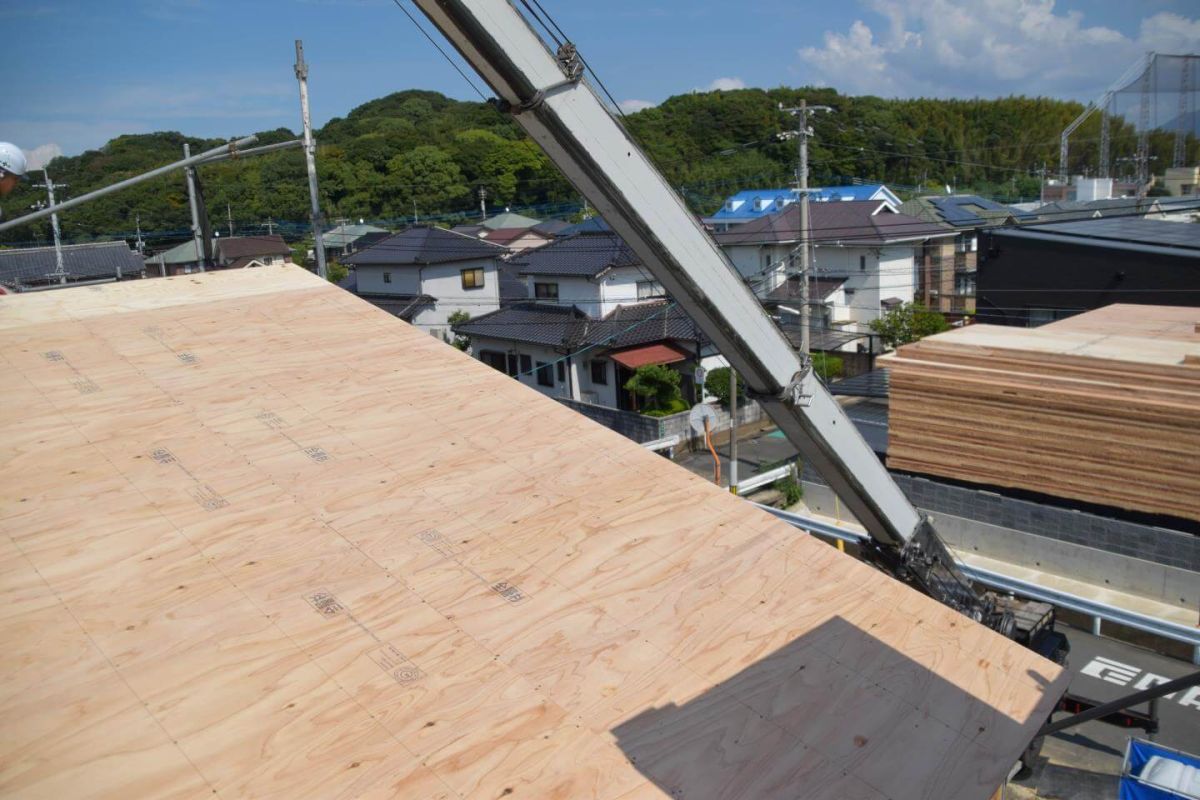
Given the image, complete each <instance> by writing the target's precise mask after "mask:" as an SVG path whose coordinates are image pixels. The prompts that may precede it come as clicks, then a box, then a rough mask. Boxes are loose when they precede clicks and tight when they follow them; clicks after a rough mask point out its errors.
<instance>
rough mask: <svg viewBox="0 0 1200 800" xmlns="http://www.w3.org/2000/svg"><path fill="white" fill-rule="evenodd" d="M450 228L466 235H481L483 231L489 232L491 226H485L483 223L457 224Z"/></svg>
mask: <svg viewBox="0 0 1200 800" xmlns="http://www.w3.org/2000/svg"><path fill="white" fill-rule="evenodd" d="M450 230H452V231H454V232H455V233H461V234H463V235H464V236H479V234H481V233H487V231H488V230H489V228H485V227H483V226H482V225H455V226H454V227H453V228H451V229H450Z"/></svg>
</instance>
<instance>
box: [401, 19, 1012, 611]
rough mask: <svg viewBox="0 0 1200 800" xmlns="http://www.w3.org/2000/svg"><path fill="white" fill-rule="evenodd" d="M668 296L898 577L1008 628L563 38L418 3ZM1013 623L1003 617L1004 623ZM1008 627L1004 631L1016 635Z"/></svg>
mask: <svg viewBox="0 0 1200 800" xmlns="http://www.w3.org/2000/svg"><path fill="white" fill-rule="evenodd" d="M415 2H416V5H417V6H418V7H419V8H420V9H421V11H422V12H424V14H425V15H426V16H427V17H428V18H429V19H430V21H432V22H433V24H434V25H435V26H437V28H438V29H439V30H440V31H441V32H442V34H443V35H445V37H446V38H447V39H448V40H449V41H450V42H451V43H452V44H453V46H454V47H455V49H457V50H458V52H459V53H460V54H461V55H462V56H463V58H465V59H466V60H467V62H468V63H469V64H471V66H473V67H474V68H475V70H476V71H477V72H478V73H479V74H480V76H481V77H482V78H483V79H484V80H485V81H486V82H487V83H488V85H489V86H490V87H491V88H492V90H493V91H494V92H495V93H496V95H497V98H498V99H497V100H496V101H495V102H496V103H497V105H499V106H500V107H501V108H502V109H504V110H507V111H509V112H510V113H512V114H513V116H514V118H515V120H516V122H517V124H518V125H519V126H520V127H521V128H523V129H524V130H525V132H526V133H528V134H529V136H530V137H531V138H532V139H533V140H534V141H535V142H536V143H537V144H538V145H540V146H541V147H542V149H543V150H545V152H546V154H547V155H548V156H549V157H550V159H551V160H552V161H553V162H554V163H555V165H556V166H557V167H558V168H559V169H560V170H561V171H562V173H563V174H564V175H565V176H566V178H567V180H569V181H570V182H571V183H572V184H573V185H574V186H575V187H576V189H578V190H579V192H580V193H581V194H583V196H584V197H586V198H587V199H588V200H589V201H590V202H591V203H592V204H593V205H594V206H595V207H596V208H597V209H598V210H599V211H600V212H601V213H602V214H603V215H604V218H605V219H606V220H607V221H608V222H609V224H610V225H611V226H612V227H613V229H614V230H615V231H616V233H618V234H619V235H620V236H621V237H622V238H623V239H624V240H625V242H626V243H627V244H628V245H629V247H630V248H631V249H632V250H633V251H634V253H636V254H637V256H638V258H639V259H640V260H641V262H642V264H643V265H644V266H645V267H646V268H647V269H649V270H650V272H651V273H653V275H654V277H655V278H656V279H657V280H658V281H659V282H660V283H661V284H662V286H663V287H664V289H665V290H666V291H667V293H668V294H669V295H670V296H671V297H672V298H673V299H674V301H675V302H676V303H678V305H679V306H680V307H681V308H682V309H683V310H684V311H686V312H687V313H688V315H690V316H691V318H692V319H693V320H694V321H695V322H696V324H697V325H698V326H699V327H700V329H701V330H703V331H704V333H705V335H706V336H708V337H709V338H710V339H711V340H712V342H713V343H714V344H715V345H716V346H717V347H718V348H719V349H720V351H721V353H722V354H723V355H724V356H725V357H726V358H727V359H728V360H729V362H730V364H731V365H732V366H733V367H734V368H735V369H736V370H737V371H738V373H739V374H740V376H741V378H742V380H744V381H745V383H746V386H747V388H748V390H749V392H750V393H751V394H752V396H753V397H754V398H755V399H756V400H757V401H758V402H759V403H760V404H761V405H762V407H763V409H764V411H766V413H767V414H768V415H769V416H770V417H771V419H772V420H773V421H774V422H775V423H776V424H777V425H778V426H779V428H780V430H781V431H783V433H784V434H785V435H786V436H787V437H788V439H789V440H790V441H791V442H792V443H793V444H795V445H796V446H797V447H798V449H799V450H800V451H801V453H803V455H804V457H805V458H806V459H807V461H808V463H809V464H811V465H812V466H813V467H815V468H816V469H817V470H818V471H819V472H820V474H821V475H822V477H823V478H824V479H825V480H826V481H827V482H828V483H829V485H830V487H831V488H832V489H833V490H834V491H835V492H836V493H837V494H838V495H839V496H840V497H841V498H842V501H843V502H844V503H845V504H846V506H847V508H849V510H850V511H851V512H852V513H853V514H854V516H855V517H856V518H857V519H858V520H859V521H860V522H861V523H862V525H863V526H864V527H865V528H866V530H867V532H868V533H869V534H870V536H871V539H872V541H873V542H874V544H875V547H874V548H873V550H874V552H873V553H871V554H869V556H870V557H872V558H873V560H875V561H876V562H877V563H880V565H881V566H883V567H885V568H886V569H888V571H890V572H892V574H894V575H896V576H897V577H900V578H901V579H904V580H907V581H909V582H911V583H913V584H915V585H917V586H918V587H919V588H921V589H923V590H924V591H926V592H927V593H928V594H930V595H932V596H934V597H936V598H937V599H939V600H941V601H942V602H944V603H946V604H947V605H950V606H952V607H955V608H957V609H959V610H960V611H963V612H964V613H966V614H968V615H970V616H972V617H973V618H975V619H976V620H978V621H981V622H984V623H985V624H989V625H991V626H992V627H996V628H1002V627H1004V626H1006V625H1007V626H1009V627H1011V615H1009V614H1007V613H1006V612H1003V611H996V610H995V607H994V605H993V603H992V602H991V600H990V599H988V598H987V597H985V596H983V595H981V594H980V593H979V592H977V591H976V590H975V589H974V587H972V585H971V583H970V581H969V580H968V579H967V578H966V577H965V576H963V574H962V573H961V571H960V570H959V568H958V566H957V564H956V562H955V561H954V558H953V557H952V556H951V555H950V553H949V551H948V550H947V549H946V548H945V546H944V545H943V544H942V542H941V540H940V539H939V538H938V537H937V535H936V533H935V532H934V530H933V527H932V525H931V523H930V521H929V520H928V518H927V517H925V516H924V515H922V514H921V513H920V512H919V511H918V510H917V509H916V508H914V507H913V505H912V504H911V503H910V502H909V501H908V498H907V497H906V496H905V495H904V493H903V492H902V491H901V489H900V487H899V486H897V485H896V483H895V481H893V480H892V477H891V475H890V474H889V473H888V471H887V469H886V468H885V467H884V465H883V464H882V463H881V462H880V460H879V459H878V457H877V456H876V455H875V453H874V452H873V451H872V449H871V448H870V446H869V445H868V444H867V443H866V441H865V440H864V439H863V438H862V436H861V435H860V434H859V432H858V430H857V429H856V428H855V426H854V424H853V423H852V422H851V421H850V419H849V418H848V417H847V416H846V414H845V413H844V412H843V410H842V408H841V406H840V405H839V404H838V403H837V401H836V400H835V399H834V398H833V396H832V395H830V394H829V392H828V391H827V390H826V389H825V387H824V385H823V384H822V383H821V381H820V379H819V378H818V377H817V376H816V375H815V374H814V373H813V371H812V369H811V365H810V363H809V361H808V359H807V357H806V356H801V355H800V354H798V353H797V352H796V351H795V350H794V349H793V347H792V346H791V344H790V343H789V341H788V340H787V338H786V337H785V336H784V335H783V334H782V333H781V332H780V331H779V329H778V328H777V327H776V326H775V324H774V322H773V321H772V320H771V318H770V317H769V316H768V315H767V314H766V312H765V311H764V310H763V308H762V306H761V304H760V303H759V301H758V300H757V299H756V297H755V296H754V294H753V292H752V291H751V290H750V288H749V287H748V286H747V285H746V283H745V281H744V280H743V279H742V277H741V276H740V275H739V274H738V272H737V271H736V270H735V269H734V267H733V266H732V265H731V264H730V262H729V260H728V258H727V257H726V255H725V254H724V252H723V251H722V250H721V249H720V248H719V247H718V246H717V245H716V243H715V242H713V240H712V238H711V237H709V235H708V234H707V233H706V232H705V231H704V229H703V228H702V227H701V226H700V224H699V222H698V221H697V219H696V218H695V216H694V215H693V214H692V213H691V212H690V211H689V210H688V209H687V207H686V206H685V205H684V203H683V201H682V200H681V199H680V198H679V196H678V195H677V194H676V193H675V191H674V190H673V189H672V188H671V186H670V185H669V184H668V183H667V181H666V179H665V178H664V177H663V176H662V175H661V174H660V173H659V172H658V170H657V169H656V168H655V167H654V165H653V164H652V163H651V162H650V160H649V158H648V157H647V156H646V155H645V154H644V153H643V152H642V150H641V148H640V147H639V146H638V145H637V143H636V142H634V140H633V139H632V138H631V137H630V135H629V133H628V132H627V131H626V130H625V128H624V127H623V126H622V125H621V123H620V122H619V121H618V120H617V119H616V118H615V117H614V116H613V114H612V113H611V112H610V111H609V110H608V108H607V107H606V106H605V105H604V103H603V102H602V101H601V100H600V98H599V97H598V96H597V95H596V93H595V92H594V91H593V90H592V88H591V86H590V85H589V84H588V82H587V81H586V80H584V78H583V64H582V63H581V60H580V59H579V57H578V54H577V53H576V52H575V48H574V46H573V45H572V44H571V43H570V42H566V43H564V44H562V45H561V46H560V47H559V48H558V51H557V52H551V50H550V49H549V48H548V47H547V45H546V43H545V42H544V41H543V40H542V38H541V37H540V36H539V35H538V34H537V32H536V31H535V30H534V29H533V28H532V27H531V25H530V24H529V23H528V21H527V20H526V19H525V17H524V16H522V14H521V13H520V12H519V11H518V10H517V9H516V8H515V7H514V6H513V5H512V4H511V3H510V2H508V0H415ZM1005 619H1007V620H1008V621H1007V622H1005V621H1004V620H1005ZM1010 635H1011V634H1010Z"/></svg>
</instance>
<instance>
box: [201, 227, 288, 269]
mask: <svg viewBox="0 0 1200 800" xmlns="http://www.w3.org/2000/svg"><path fill="white" fill-rule="evenodd" d="M291 260H292V248H291V247H289V246H288V243H287V242H285V241H284V240H283V237H282V236H280V235H279V234H277V233H274V234H270V235H268V236H230V237H227V238H221V237H218V238H217V239H216V241H215V242H214V243H213V261H214V262H215V263H214V267H215V268H216V269H245V268H247V267H273V266H276V265H278V264H287V263H289V262H291Z"/></svg>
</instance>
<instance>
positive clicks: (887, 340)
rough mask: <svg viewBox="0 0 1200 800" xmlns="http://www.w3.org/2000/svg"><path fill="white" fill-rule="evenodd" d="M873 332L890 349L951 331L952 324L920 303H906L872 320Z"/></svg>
mask: <svg viewBox="0 0 1200 800" xmlns="http://www.w3.org/2000/svg"><path fill="white" fill-rule="evenodd" d="M871 330H873V331H875V332H876V333H878V334H879V335H880V336H881V337H882V338H883V343H884V344H885V345H887V346H888V347H899V346H900V345H902V344H908V343H909V342H915V341H917V340H918V339H923V338H925V337H926V336H930V335H932V334H935V333H941V332H942V331H948V330H950V323H948V322H946V318H945V317H943V316H942V315H941V314H939V313H938V312H936V311H930V310H929V309H927V308H925V306H923V305H921V304H920V303H905V304H903V305H901V306H897V307H896V308H893V309H892V310H890V311H888V312H887V313H885V314H884V315H883V316H882V317H880V318H879V319H873V320H871Z"/></svg>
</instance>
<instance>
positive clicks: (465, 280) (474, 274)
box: [384, 267, 483, 289]
mask: <svg viewBox="0 0 1200 800" xmlns="http://www.w3.org/2000/svg"><path fill="white" fill-rule="evenodd" d="M384 274H385V275H386V274H387V273H384ZM461 274H462V287H463V288H464V289H482V288H483V268H482V267H476V268H475V269H464V270H461Z"/></svg>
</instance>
